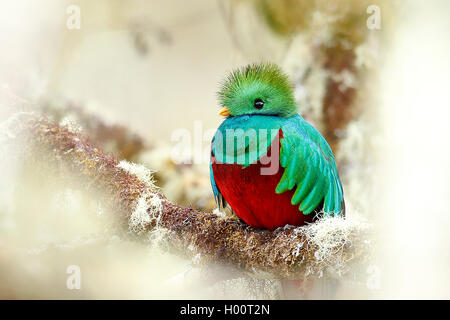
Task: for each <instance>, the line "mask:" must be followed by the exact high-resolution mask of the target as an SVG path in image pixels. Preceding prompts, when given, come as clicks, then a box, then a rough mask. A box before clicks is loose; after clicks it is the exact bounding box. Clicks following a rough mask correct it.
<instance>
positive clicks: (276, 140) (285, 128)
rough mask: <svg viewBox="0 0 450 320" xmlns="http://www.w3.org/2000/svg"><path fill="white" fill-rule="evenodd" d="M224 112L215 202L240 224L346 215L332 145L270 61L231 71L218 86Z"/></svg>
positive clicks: (215, 156)
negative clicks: (305, 114)
mask: <svg viewBox="0 0 450 320" xmlns="http://www.w3.org/2000/svg"><path fill="white" fill-rule="evenodd" d="M218 95H219V101H220V105H221V106H222V107H223V109H222V110H221V111H220V115H222V116H226V119H225V121H223V123H222V124H221V125H220V126H219V128H218V130H217V132H216V134H215V136H214V138H213V140H212V143H211V163H210V177H211V185H212V189H213V192H214V197H215V199H216V202H217V203H218V205H219V208H220V206H222V207H225V206H226V205H227V203H228V204H229V205H230V207H231V209H232V210H233V211H234V212H235V213H236V215H237V216H238V217H239V218H241V219H242V220H243V221H244V222H245V223H247V224H248V225H250V226H253V227H256V228H267V229H275V228H277V227H281V226H284V225H286V224H290V225H303V224H304V223H305V222H311V221H313V220H314V218H315V216H317V215H318V214H319V213H320V214H324V215H327V216H336V215H343V214H344V210H345V209H344V208H345V205H344V197H343V191H342V185H341V181H340V179H339V175H338V172H337V169H336V163H335V159H334V155H333V152H332V151H331V148H330V146H329V145H328V143H327V142H326V140H325V138H324V137H323V136H322V135H321V134H320V133H319V131H317V130H316V129H315V128H314V127H313V126H312V125H311V124H309V123H308V122H306V121H305V120H304V119H303V118H302V117H301V116H300V115H299V114H297V105H296V103H295V100H294V95H293V90H292V86H291V84H290V81H289V79H288V77H287V76H286V75H285V74H284V73H283V72H282V71H281V70H280V69H279V68H278V67H277V66H276V65H274V64H253V65H248V66H246V67H243V68H240V69H237V70H234V71H233V72H232V73H231V74H230V75H229V76H228V77H227V78H226V79H225V81H224V82H223V83H222V86H221V88H220V91H219V93H218Z"/></svg>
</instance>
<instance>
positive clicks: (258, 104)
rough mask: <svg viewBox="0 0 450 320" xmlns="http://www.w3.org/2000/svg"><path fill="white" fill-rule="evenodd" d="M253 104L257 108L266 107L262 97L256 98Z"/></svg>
mask: <svg viewBox="0 0 450 320" xmlns="http://www.w3.org/2000/svg"><path fill="white" fill-rule="evenodd" d="M253 106H254V107H255V108H256V109H262V108H263V107H264V101H262V100H261V99H256V100H255V102H254V103H253Z"/></svg>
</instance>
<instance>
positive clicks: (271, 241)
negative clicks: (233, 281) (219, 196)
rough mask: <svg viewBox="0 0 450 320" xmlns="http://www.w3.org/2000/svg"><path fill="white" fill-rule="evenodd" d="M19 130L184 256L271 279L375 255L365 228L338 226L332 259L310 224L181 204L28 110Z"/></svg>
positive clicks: (126, 224) (124, 220) (121, 221)
mask: <svg viewBox="0 0 450 320" xmlns="http://www.w3.org/2000/svg"><path fill="white" fill-rule="evenodd" d="M20 128H21V129H23V130H20V131H22V132H28V133H31V134H30V135H26V137H27V139H28V142H29V143H31V146H32V147H33V149H36V148H37V150H41V151H42V150H45V154H46V156H48V157H49V158H51V159H52V161H55V163H56V164H58V166H55V169H56V168H57V167H64V168H68V169H69V170H70V172H71V173H73V174H75V175H76V176H79V177H81V178H82V180H83V181H84V182H85V184H84V186H85V189H86V190H87V191H91V190H102V192H105V193H106V194H107V198H105V199H104V200H103V201H107V202H109V203H107V204H106V205H108V206H110V207H113V208H114V211H115V213H117V214H116V215H115V216H116V217H117V221H116V222H117V224H116V226H118V227H119V228H118V229H119V230H121V231H122V232H125V233H126V232H129V231H130V229H131V230H132V231H136V232H135V234H136V236H137V237H139V238H142V239H148V235H149V233H151V232H154V231H155V230H160V231H161V230H163V231H164V234H163V235H164V240H165V241H167V243H168V244H170V248H171V249H172V250H175V251H177V252H178V253H180V254H182V255H187V256H190V257H192V258H193V257H195V258H196V260H198V259H199V260H200V261H203V262H220V263H225V264H231V265H234V266H238V267H241V268H243V269H244V270H247V271H250V272H254V271H256V272H264V273H265V276H266V277H275V278H291V279H295V278H297V279H298V278H303V277H307V276H311V275H316V276H317V275H318V276H320V275H322V274H323V273H324V272H326V271H327V270H328V269H330V267H333V268H337V267H338V268H339V273H345V272H347V271H348V270H349V265H350V262H354V261H359V260H361V259H367V258H368V257H369V255H368V249H369V247H368V244H367V241H364V240H365V239H366V238H367V233H366V231H367V230H366V229H364V228H351V229H348V230H347V231H348V232H347V233H346V234H345V239H344V238H343V237H339V230H331V231H330V232H331V233H330V234H329V235H328V236H330V237H331V239H332V242H331V243H330V241H328V242H327V243H326V244H327V246H328V247H326V249H327V250H328V252H332V253H333V255H332V256H330V257H332V261H330V259H329V257H328V259H323V257H321V254H322V253H323V250H324V248H323V247H320V246H321V244H320V242H319V241H318V240H320V239H318V238H317V237H318V235H317V234H313V233H311V230H313V229H311V226H309V227H293V226H286V227H284V228H278V229H276V230H274V231H268V230H257V229H254V228H252V227H249V226H247V225H246V224H244V223H242V222H240V221H237V220H234V219H229V218H224V217H221V216H218V215H216V214H212V213H206V212H199V211H195V210H193V209H191V208H184V207H180V206H177V205H175V204H173V203H171V202H169V201H168V200H167V199H166V198H165V197H164V195H162V194H161V193H160V192H158V191H157V190H156V188H155V187H154V186H153V185H152V184H149V183H146V182H145V181H143V180H140V179H139V178H138V176H137V175H135V174H132V173H130V171H129V170H126V169H124V168H123V166H120V165H119V163H118V162H117V161H116V160H115V159H114V158H113V157H112V156H110V155H107V154H105V153H104V152H103V151H102V150H100V149H98V148H96V147H95V146H94V145H92V144H91V143H90V142H89V141H88V138H87V137H83V136H82V135H81V134H80V133H77V132H72V131H70V129H69V128H68V127H65V126H60V125H58V124H57V123H55V122H51V121H49V120H48V119H47V118H44V117H38V116H36V115H29V116H27V117H25V120H23V119H21V121H20V125H18V126H16V129H20ZM33 156H34V155H33ZM155 200H157V201H156V202H155ZM158 201H159V202H158ZM142 204H144V210H145V211H144V212H145V213H146V215H148V217H141V219H142V227H143V228H142V230H136V229H135V228H131V220H132V219H137V218H139V215H137V216H136V215H135V214H136V212H137V211H138V210H139V208H138V207H139V206H142ZM333 219H334V218H333ZM349 230H350V231H349ZM336 235H338V236H336ZM341 235H342V234H341ZM333 237H334V238H333ZM333 239H334V240H333ZM342 239H344V240H345V241H342ZM328 240H329V239H328ZM333 241H334V242H333ZM342 264H344V266H343V265H342ZM337 265H338V266H337Z"/></svg>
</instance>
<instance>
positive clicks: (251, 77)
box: [218, 63, 297, 117]
mask: <svg viewBox="0 0 450 320" xmlns="http://www.w3.org/2000/svg"><path fill="white" fill-rule="evenodd" d="M218 95H219V102H220V105H221V106H222V108H223V109H222V110H221V111H220V115H222V116H241V115H254V114H259V115H271V116H279V117H290V116H293V115H295V114H296V111H297V106H296V104H295V100H294V95H293V92H292V86H291V83H290V82H289V79H288V77H287V76H286V75H285V74H284V73H283V72H282V71H281V69H280V68H279V67H278V66H277V65H275V64H271V63H268V64H252V65H248V66H245V67H243V68H240V69H236V70H234V71H233V72H231V74H229V75H228V77H227V78H226V79H225V81H224V82H223V83H222V86H221V88H220V91H219V92H218Z"/></svg>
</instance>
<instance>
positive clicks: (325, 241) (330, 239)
mask: <svg viewBox="0 0 450 320" xmlns="http://www.w3.org/2000/svg"><path fill="white" fill-rule="evenodd" d="M370 228H371V226H370V224H368V223H365V222H361V221H358V220H354V219H348V218H343V217H340V216H337V217H324V218H321V219H320V220H318V221H316V222H315V223H312V224H309V225H307V226H304V227H300V228H298V232H301V233H303V234H304V235H305V236H306V239H307V243H308V250H309V249H312V250H314V258H315V263H316V264H318V265H321V266H323V267H324V268H320V269H321V272H320V273H322V271H324V270H325V269H326V268H329V269H330V270H329V271H332V273H334V274H337V275H338V276H340V275H341V274H342V273H344V271H345V269H346V268H347V267H348V262H349V260H351V258H350V257H345V256H344V255H343V254H342V253H343V252H344V248H345V247H346V246H351V245H353V244H352V241H351V239H352V237H351V235H352V234H354V233H358V234H364V233H366V232H368V231H369V230H370ZM322 275H323V274H319V277H321V276H322Z"/></svg>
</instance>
